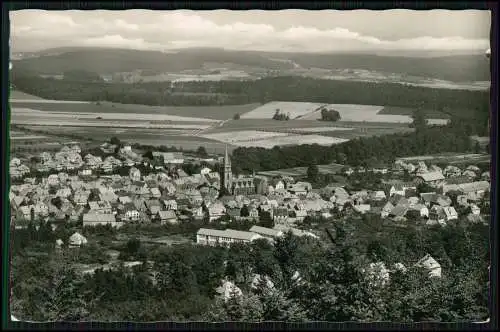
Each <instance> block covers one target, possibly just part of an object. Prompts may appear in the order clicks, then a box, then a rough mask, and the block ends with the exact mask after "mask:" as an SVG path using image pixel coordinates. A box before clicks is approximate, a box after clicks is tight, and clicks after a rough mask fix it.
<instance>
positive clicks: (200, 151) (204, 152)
mask: <svg viewBox="0 0 500 332" xmlns="http://www.w3.org/2000/svg"><path fill="white" fill-rule="evenodd" d="M196 154H197V155H198V156H200V157H202V158H205V157H207V156H208V153H207V150H206V149H205V147H204V146H200V147H198V149H197V150H196Z"/></svg>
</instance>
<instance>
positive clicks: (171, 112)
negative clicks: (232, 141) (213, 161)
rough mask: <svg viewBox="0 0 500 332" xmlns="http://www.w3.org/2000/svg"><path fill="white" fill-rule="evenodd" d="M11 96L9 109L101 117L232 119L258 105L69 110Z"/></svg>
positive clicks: (83, 107) (86, 104)
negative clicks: (15, 98) (95, 114)
mask: <svg viewBox="0 0 500 332" xmlns="http://www.w3.org/2000/svg"><path fill="white" fill-rule="evenodd" d="M13 99H14V97H12V95H11V101H10V102H11V107H15V108H31V109H36V110H38V111H43V112H68V113H75V114H79V113H99V114H100V115H101V116H102V115H104V114H107V113H119V114H128V116H135V114H149V115H153V114H155V115H159V116H160V115H164V116H167V115H168V116H181V117H191V118H204V119H210V120H226V119H232V118H233V116H234V115H235V114H243V113H246V112H248V111H250V110H252V109H255V108H256V107H258V106H259V104H245V105H231V106H148V105H135V104H118V103H111V102H99V104H97V103H90V102H84V103H76V104H73V103H71V106H70V109H68V105H66V104H65V103H64V102H54V101H50V102H43V101H33V102H28V101H26V100H25V101H21V98H19V101H15V100H13Z"/></svg>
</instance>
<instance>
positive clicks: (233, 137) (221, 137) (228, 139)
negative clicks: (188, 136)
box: [201, 130, 288, 145]
mask: <svg viewBox="0 0 500 332" xmlns="http://www.w3.org/2000/svg"><path fill="white" fill-rule="evenodd" d="M287 135H288V134H285V133H273V132H266V131H258V130H242V131H229V132H222V133H214V134H205V135H201V137H204V138H208V139H213V140H216V141H220V142H224V143H231V144H235V145H237V143H239V142H251V141H260V140H263V139H271V138H276V137H284V136H287Z"/></svg>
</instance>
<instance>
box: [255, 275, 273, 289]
mask: <svg viewBox="0 0 500 332" xmlns="http://www.w3.org/2000/svg"><path fill="white" fill-rule="evenodd" d="M262 283H265V285H266V287H267V289H273V288H274V283H273V282H272V280H271V278H269V276H261V275H260V274H255V275H254V277H253V279H252V284H251V285H250V287H251V288H252V289H254V290H255V289H257V288H258V287H259V285H260V284H262Z"/></svg>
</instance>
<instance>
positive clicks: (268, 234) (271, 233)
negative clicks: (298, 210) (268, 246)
mask: <svg viewBox="0 0 500 332" xmlns="http://www.w3.org/2000/svg"><path fill="white" fill-rule="evenodd" d="M249 231H250V232H253V233H256V234H259V235H261V236H262V237H264V238H266V239H271V240H272V239H274V238H277V237H281V236H283V231H281V230H278V229H272V228H266V227H260V226H252V227H251V228H250V230H249Z"/></svg>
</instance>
